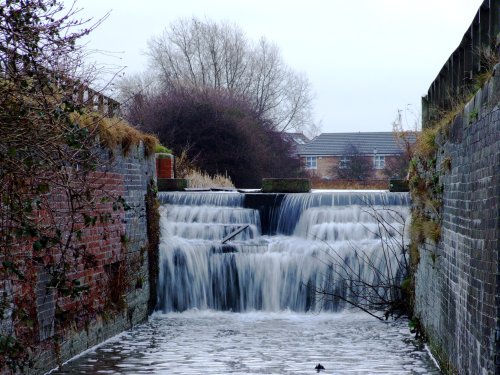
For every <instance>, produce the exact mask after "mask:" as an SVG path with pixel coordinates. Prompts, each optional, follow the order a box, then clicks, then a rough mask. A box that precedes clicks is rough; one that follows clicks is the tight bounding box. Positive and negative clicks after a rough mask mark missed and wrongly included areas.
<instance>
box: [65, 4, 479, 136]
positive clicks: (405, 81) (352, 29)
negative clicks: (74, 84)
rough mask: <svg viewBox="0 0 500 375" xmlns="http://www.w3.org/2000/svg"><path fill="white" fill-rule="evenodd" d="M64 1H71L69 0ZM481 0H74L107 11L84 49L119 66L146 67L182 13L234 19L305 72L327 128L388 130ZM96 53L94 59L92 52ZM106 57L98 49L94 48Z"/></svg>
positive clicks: (89, 9)
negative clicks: (152, 49) (152, 43)
mask: <svg viewBox="0 0 500 375" xmlns="http://www.w3.org/2000/svg"><path fill="white" fill-rule="evenodd" d="M67 1H68V2H69V1H70V0H67ZM481 3H482V0H304V1H302V0H300V1H299V0H167V1H165V0H164V1H160V0H158V1H156V0H143V1H141V2H139V1H137V0H106V1H103V0H79V1H78V3H77V5H78V6H79V7H81V8H83V10H82V13H81V14H80V15H81V16H82V17H88V16H91V17H94V18H96V19H97V18H100V17H102V16H103V15H104V14H106V13H107V12H108V11H111V14H110V16H109V18H108V19H107V20H106V21H105V22H104V23H103V25H101V26H100V27H99V28H98V29H97V30H95V31H94V32H93V33H92V34H91V36H90V37H89V41H88V47H89V48H91V49H99V50H106V51H110V52H113V53H114V54H113V56H114V57H112V58H107V62H108V63H110V62H112V63H113V64H116V65H117V66H125V67H126V68H125V69H124V72H125V74H132V73H137V72H141V71H145V70H146V69H147V57H146V56H145V55H144V52H145V50H146V48H147V41H148V40H149V38H151V37H152V36H154V35H158V34H160V33H161V32H162V31H163V30H164V29H165V28H166V27H168V25H169V24H170V23H171V22H172V21H175V20H177V19H179V18H185V17H191V16H197V17H207V18H210V19H213V20H221V21H228V22H231V23H235V24H237V25H238V26H239V27H241V28H242V29H243V30H244V31H245V32H246V34H247V36H248V37H249V38H250V39H252V40H257V39H258V38H259V37H261V36H264V37H265V38H266V39H268V40H270V41H273V42H275V43H276V44H277V45H278V46H279V48H280V50H281V53H282V55H283V58H284V60H285V62H286V63H287V64H288V65H290V66H291V67H292V68H293V69H295V70H297V71H301V72H304V73H305V74H306V75H307V76H308V78H309V80H310V82H311V84H312V88H313V92H314V94H315V103H314V113H315V120H316V122H318V123H320V124H321V127H322V131H323V132H354V131H390V130H391V129H392V126H391V124H392V121H393V120H394V118H395V117H396V114H397V110H398V109H405V108H406V107H407V105H411V106H412V107H413V109H414V110H415V111H417V112H420V98H421V97H422V95H425V93H426V91H427V89H428V87H429V85H430V84H431V82H432V81H433V80H434V78H435V76H436V75H437V73H438V72H439V70H440V69H441V67H442V66H443V64H444V63H445V61H446V60H447V58H448V57H449V55H450V54H451V53H452V52H453V51H454V50H455V48H456V47H457V46H458V44H459V43H460V41H461V39H462V36H463V34H464V33H465V31H466V30H467V28H468V26H469V24H470V23H471V22H472V19H473V17H474V15H475V13H476V11H477V9H478V8H479V6H480V5H481ZM96 56H97V57H96ZM94 57H96V58H97V59H99V60H100V59H102V60H104V59H105V56H103V55H95V56H94Z"/></svg>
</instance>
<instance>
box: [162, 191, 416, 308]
mask: <svg viewBox="0 0 500 375" xmlns="http://www.w3.org/2000/svg"><path fill="white" fill-rule="evenodd" d="M159 199H160V202H161V204H162V206H161V208H160V210H161V220H160V228H161V239H160V240H161V241H160V275H159V288H158V289H159V294H158V308H159V309H161V310H162V311H163V312H170V311H184V310H188V309H212V310H223V311H254V310H263V311H282V310H292V311H298V312H306V311H320V310H329V311H338V310H340V309H343V308H344V307H345V302H344V299H345V298H349V299H354V300H355V298H356V297H355V296H354V295H353V293H354V294H355V295H356V294H361V295H362V294H363V293H365V292H364V291H363V290H362V289H363V286H362V284H364V283H369V284H371V285H375V284H380V285H383V284H384V283H387V282H388V281H390V280H392V281H394V280H396V279H401V278H402V277H404V270H403V269H402V268H401V264H402V262H401V257H402V256H404V255H403V254H401V253H400V252H399V249H400V248H401V246H402V245H404V241H405V232H404V231H405V228H406V225H407V224H408V223H407V221H408V216H409V214H408V212H409V197H408V195H407V194H406V193H389V192H378V191H377V192H322V193H309V194H241V193H213V192H172V193H159ZM242 226H245V229H244V230H242V231H241V232H240V233H238V234H236V235H235V236H233V237H231V239H230V240H229V241H228V242H227V243H225V244H223V243H222V242H223V239H224V238H225V237H227V236H228V235H230V234H231V233H233V234H234V233H235V231H236V230H237V229H238V228H242ZM353 280H354V281H353ZM347 282H350V283H351V285H349V287H347V285H346V283H347ZM353 282H357V283H358V284H357V285H358V286H354V287H353V285H352V283H353ZM370 292H371V293H373V292H374V291H373V290H372V291H370ZM375 292H376V293H379V294H381V295H382V296H383V295H384V293H391V291H390V290H387V289H384V288H383V287H381V288H380V289H379V290H376V291H375Z"/></svg>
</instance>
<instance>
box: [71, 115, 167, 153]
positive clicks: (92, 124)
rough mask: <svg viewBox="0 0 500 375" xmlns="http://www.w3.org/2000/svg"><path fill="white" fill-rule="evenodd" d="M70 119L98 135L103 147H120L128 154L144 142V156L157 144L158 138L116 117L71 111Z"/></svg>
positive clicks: (154, 148)
mask: <svg viewBox="0 0 500 375" xmlns="http://www.w3.org/2000/svg"><path fill="white" fill-rule="evenodd" d="M71 119H72V121H74V122H75V123H77V124H78V125H79V126H80V127H86V128H88V129H89V130H90V131H91V132H95V133H96V134H97V135H98V136H99V142H100V143H101V145H102V146H103V147H106V148H109V149H110V150H114V149H115V148H116V147H120V148H121V150H122V152H123V154H124V155H128V154H129V153H130V151H131V149H132V147H134V146H139V144H140V143H141V142H142V143H143V144H144V155H145V156H146V157H148V156H151V155H153V154H154V153H155V150H156V148H157V147H158V146H159V144H160V143H159V141H158V138H156V137H155V136H154V135H151V134H145V133H142V132H141V131H139V130H137V129H135V128H134V127H133V126H132V125H130V124H129V123H128V122H127V121H126V120H124V119H122V118H118V117H112V118H109V117H104V116H103V115H102V114H100V113H97V112H88V113H83V114H80V113H76V112H75V113H73V114H72V116H71Z"/></svg>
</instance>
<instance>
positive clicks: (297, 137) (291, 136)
mask: <svg viewBox="0 0 500 375" xmlns="http://www.w3.org/2000/svg"><path fill="white" fill-rule="evenodd" d="M283 135H284V137H285V139H287V140H290V141H293V142H295V143H296V144H298V145H303V144H305V143H308V142H309V141H310V139H309V138H307V137H306V136H305V135H304V134H302V133H283Z"/></svg>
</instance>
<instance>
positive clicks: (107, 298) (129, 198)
mask: <svg viewBox="0 0 500 375" xmlns="http://www.w3.org/2000/svg"><path fill="white" fill-rule="evenodd" d="M132 149H133V150H131V151H130V153H129V155H127V156H123V155H122V154H121V153H120V152H119V151H117V152H115V154H114V155H113V156H110V155H109V151H104V150H102V156H103V159H105V160H107V162H106V163H105V167H103V168H102V169H101V170H99V171H97V172H94V173H92V174H91V175H90V176H89V178H90V179H91V180H92V181H93V183H95V186H99V189H100V190H102V191H105V192H106V194H107V195H112V196H114V197H122V198H123V200H122V202H123V206H124V207H125V206H126V209H125V210H124V209H117V210H113V204H115V203H116V202H111V201H104V200H103V201H102V202H100V203H98V204H97V206H96V207H95V209H93V210H92V212H90V211H89V214H92V215H98V214H99V213H110V216H109V217H108V219H107V220H105V221H102V222H101V220H97V221H96V224H95V225H93V226H90V227H88V228H83V229H82V236H81V240H80V241H79V245H81V246H85V248H86V250H87V253H88V254H91V255H92V256H93V262H94V263H93V265H92V267H88V268H87V267H84V266H83V264H82V265H81V266H78V267H77V269H76V270H73V271H71V272H70V273H69V277H70V278H71V279H79V280H81V281H82V282H83V283H85V284H86V285H89V286H90V290H89V291H88V295H87V297H86V298H88V300H89V301H90V304H89V305H85V309H86V311H85V314H88V315H87V317H88V316H90V317H91V320H90V324H88V321H87V320H85V322H84V321H83V319H81V318H82V317H81V316H79V314H78V310H79V303H81V302H80V301H78V300H74V299H71V298H69V297H68V298H62V299H60V300H59V301H55V297H54V293H53V292H52V289H51V288H48V287H47V286H48V283H49V280H50V277H49V274H48V271H47V270H46V269H45V268H43V267H37V268H35V270H34V272H35V273H36V274H35V277H34V279H35V280H36V283H35V285H33V286H32V287H31V290H27V289H29V288H30V286H27V287H23V288H24V289H21V288H20V287H16V286H15V285H14V286H13V285H12V282H11V281H2V283H3V286H4V288H5V290H6V291H7V292H10V297H9V298H10V301H12V303H13V304H15V303H16V301H18V300H19V299H20V298H22V293H32V294H33V295H34V296H35V298H36V306H32V308H33V309H35V314H36V318H37V322H36V323H37V327H38V337H37V338H35V341H38V350H37V354H36V356H35V358H34V359H35V367H34V369H32V370H30V373H34V374H39V373H44V372H46V371H47V370H50V369H51V368H54V367H56V366H57V359H58V358H57V356H56V354H55V351H54V350H55V347H54V345H53V338H54V335H55V334H56V332H55V329H54V316H55V314H56V313H57V311H56V310H57V307H56V302H58V305H59V309H60V310H62V311H64V310H65V309H68V310H69V309H73V310H74V311H76V312H77V313H76V314H73V315H72V316H71V317H70V319H71V320H72V321H71V324H70V328H68V329H66V330H65V334H64V336H63V337H62V338H61V340H59V343H60V347H59V348H58V350H59V360H61V361H66V360H68V359H70V358H71V357H73V356H75V355H77V354H79V353H81V352H82V351H84V350H85V349H87V348H89V347H91V346H94V345H96V344H98V343H100V342H102V341H104V340H106V339H107V338H109V337H111V336H113V335H115V334H118V333H120V332H122V331H123V330H125V329H127V328H130V327H131V326H133V325H134V324H136V323H138V322H141V321H144V320H145V319H146V318H147V316H148V302H149V298H150V295H149V272H148V252H147V244H148V236H147V217H146V202H145V195H146V193H147V189H148V184H149V183H150V181H151V179H155V178H156V173H155V158H154V157H151V158H145V157H144V148H143V146H142V145H140V146H138V147H132ZM48 199H49V200H50V201H51V206H52V207H56V208H58V211H57V214H56V216H57V217H56V219H55V220H57V221H58V222H59V223H64V221H65V220H68V219H67V217H65V214H67V212H68V210H67V207H65V201H64V199H63V197H62V196H61V195H60V194H59V193H58V190H57V188H55V189H52V190H51V193H50V196H49V197H48ZM97 200H99V197H97ZM44 214H45V213H43V212H40V213H39V215H40V217H41V218H42V219H41V220H43V216H44ZM30 245H31V244H30ZM16 250H17V251H19V252H20V254H22V253H23V252H24V253H25V254H26V253H29V252H31V251H32V246H24V247H23V248H20V249H16ZM55 256H57V254H56V255H55ZM82 261H83V260H82ZM117 282H120V284H119V285H125V286H126V289H125V290H118V291H116V292H115V295H113V294H112V293H113V292H110V291H112V290H113V289H112V287H113V286H116V285H118V284H116V283H117ZM118 303H121V305H120V306H118ZM81 309H83V307H82V308H80V310H81ZM4 316H5V318H6V319H4V320H0V333H3V334H9V333H12V332H13V324H12V317H11V316H10V315H9V311H7V314H4ZM0 372H1V369H0Z"/></svg>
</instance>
